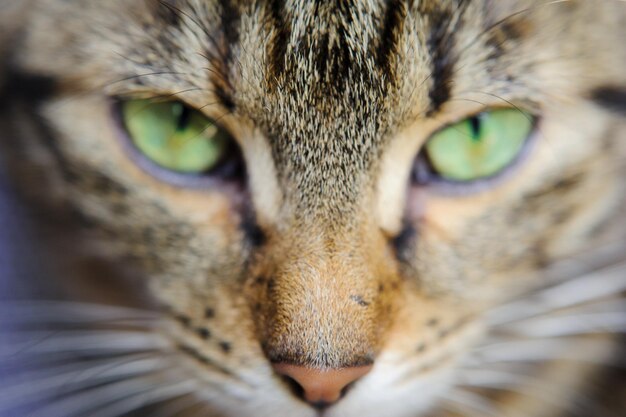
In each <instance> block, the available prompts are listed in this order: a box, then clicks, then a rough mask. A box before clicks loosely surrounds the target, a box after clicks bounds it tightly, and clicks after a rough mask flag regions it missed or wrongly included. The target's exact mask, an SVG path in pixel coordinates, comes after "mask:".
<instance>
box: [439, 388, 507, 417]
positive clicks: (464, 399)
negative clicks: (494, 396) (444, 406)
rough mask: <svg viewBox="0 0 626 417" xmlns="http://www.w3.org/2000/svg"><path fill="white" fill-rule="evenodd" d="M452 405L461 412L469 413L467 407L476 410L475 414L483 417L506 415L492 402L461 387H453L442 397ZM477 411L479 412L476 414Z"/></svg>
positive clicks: (501, 416) (451, 406)
mask: <svg viewBox="0 0 626 417" xmlns="http://www.w3.org/2000/svg"><path fill="white" fill-rule="evenodd" d="M441 398H442V399H443V400H444V401H446V402H447V403H448V405H450V408H452V409H454V410H455V411H458V412H460V413H461V414H464V415H465V414H467V411H468V410H467V409H468V408H469V409H470V410H471V411H474V412H475V413H473V414H472V415H473V416H481V417H486V416H490V417H504V416H503V414H502V412H501V410H498V409H497V408H496V407H495V406H494V404H493V403H492V402H490V401H489V400H487V399H486V398H484V397H481V396H480V395H478V394H474V393H471V392H468V391H465V390H463V389H460V388H452V389H450V390H448V392H446V394H445V396H442V397H441ZM476 413H477V414H476Z"/></svg>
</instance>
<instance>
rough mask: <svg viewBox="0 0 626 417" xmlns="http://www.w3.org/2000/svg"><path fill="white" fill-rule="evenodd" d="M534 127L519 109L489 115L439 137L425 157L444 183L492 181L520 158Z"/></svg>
mask: <svg viewBox="0 0 626 417" xmlns="http://www.w3.org/2000/svg"><path fill="white" fill-rule="evenodd" d="M533 125H534V121H533V117H532V116H531V115H529V114H528V113H524V112H522V111H520V110H517V109H502V110H493V111H488V112H485V113H481V114H480V115H477V116H474V117H471V118H468V119H465V120H463V121H461V122H459V123H456V124H454V125H452V126H449V127H447V128H445V129H443V130H441V131H439V132H438V133H436V134H435V135H434V136H433V137H432V138H431V139H430V140H429V141H428V143H427V144H426V155H427V156H428V159H429V161H430V164H431V166H432V168H433V169H434V170H435V171H436V173H437V174H438V175H439V176H441V177H442V178H444V179H447V180H451V181H457V182H468V181H473V180H477V179H481V178H486V177H491V176H494V175H496V174H498V173H499V172H500V171H502V170H503V169H504V168H506V167H507V166H509V165H510V164H511V163H512V162H513V161H514V160H515V159H516V158H517V156H518V155H519V154H520V152H521V151H522V149H523V147H524V144H525V142H526V139H527V138H528V136H529V135H530V133H531V132H532V129H533Z"/></svg>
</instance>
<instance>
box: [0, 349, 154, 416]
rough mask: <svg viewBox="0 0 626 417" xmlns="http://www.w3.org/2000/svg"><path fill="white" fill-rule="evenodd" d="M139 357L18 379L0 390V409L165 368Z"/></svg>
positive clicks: (27, 403)
mask: <svg viewBox="0 0 626 417" xmlns="http://www.w3.org/2000/svg"><path fill="white" fill-rule="evenodd" d="M142 356H143V357H144V358H143V359H141V358H140V357H139V356H134V357H130V358H125V359H124V360H117V361H115V360H113V361H112V360H111V359H108V360H106V361H104V360H103V361H98V363H97V365H93V366H85V365H84V364H83V365H82V366H81V365H74V366H73V368H74V369H73V370H71V371H68V372H61V373H57V372H55V373H54V374H52V371H54V370H52V369H51V370H49V375H50V376H48V377H39V378H37V379H33V378H25V377H24V376H21V378H20V379H23V381H24V382H22V383H19V384H17V385H12V386H9V387H8V388H7V389H4V388H2V389H0V409H1V408H2V406H1V405H2V404H5V405H8V404H11V406H12V407H15V406H16V405H29V403H30V404H32V403H33V402H39V401H42V400H46V399H50V398H51V397H60V396H62V395H66V394H70V393H72V392H75V391H80V390H84V389H86V388H90V387H93V386H96V385H101V384H103V383H110V382H113V381H116V380H123V379H127V378H130V377H138V376H141V375H146V374H150V373H153V372H155V371H158V370H163V369H165V368H166V364H164V363H163V362H164V361H163V359H162V358H157V357H152V358H149V359H146V358H145V355H142ZM76 368H78V369H76Z"/></svg>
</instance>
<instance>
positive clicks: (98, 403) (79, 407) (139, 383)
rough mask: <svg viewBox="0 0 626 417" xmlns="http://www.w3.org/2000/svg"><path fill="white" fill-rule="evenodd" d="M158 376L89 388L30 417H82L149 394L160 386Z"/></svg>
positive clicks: (55, 402) (35, 412)
mask: <svg viewBox="0 0 626 417" xmlns="http://www.w3.org/2000/svg"><path fill="white" fill-rule="evenodd" d="M158 376H159V374H153V375H151V376H141V377H139V378H131V379H127V380H122V381H116V382H113V383H110V384H107V385H104V386H99V387H95V388H90V389H87V390H84V391H81V392H80V393H79V394H74V395H71V396H69V397H66V398H63V399H60V400H58V401H54V402H52V403H50V404H47V405H44V406H43V407H39V408H38V409H37V410H35V411H34V412H33V413H31V414H30V417H35V416H46V417H73V416H77V417H78V416H84V415H87V413H88V412H89V411H91V410H95V409H98V408H100V407H103V406H105V405H107V404H111V403H113V402H115V401H121V400H124V399H126V398H129V397H131V396H134V395H139V394H142V393H146V392H151V391H153V390H155V389H157V388H159V387H161V386H163V385H162V384H161V385H157V384H155V378H157V377H158Z"/></svg>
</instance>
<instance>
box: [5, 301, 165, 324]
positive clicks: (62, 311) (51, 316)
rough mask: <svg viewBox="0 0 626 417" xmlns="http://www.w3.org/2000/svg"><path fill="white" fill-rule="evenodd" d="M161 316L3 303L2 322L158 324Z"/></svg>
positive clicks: (64, 304) (120, 309)
mask: <svg viewBox="0 0 626 417" xmlns="http://www.w3.org/2000/svg"><path fill="white" fill-rule="evenodd" d="M160 318H161V316H160V315H159V314H158V313H156V312H151V311H148V310H139V309H132V308H127V307H117V306H110V305H104V304H88V303H77V302H65V301H22V302H20V301H10V302H1V303H0V320H7V321H11V322H13V321H17V322H18V323H22V322H26V321H27V320H28V321H30V320H33V321H36V322H44V323H53V322H56V321H59V322H63V323H94V322H112V321H124V320H129V321H140V322H142V321H146V322H150V321H156V320H158V319H160Z"/></svg>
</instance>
